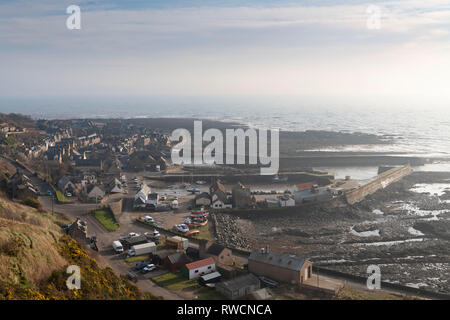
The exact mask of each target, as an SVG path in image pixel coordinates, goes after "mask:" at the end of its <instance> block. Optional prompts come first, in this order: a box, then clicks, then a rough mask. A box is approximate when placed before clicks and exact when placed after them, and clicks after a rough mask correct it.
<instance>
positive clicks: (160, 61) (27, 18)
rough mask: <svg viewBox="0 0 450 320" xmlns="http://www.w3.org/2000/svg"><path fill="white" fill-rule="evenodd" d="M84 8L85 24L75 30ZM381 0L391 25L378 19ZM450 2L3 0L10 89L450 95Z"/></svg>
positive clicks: (0, 46)
mask: <svg viewBox="0 0 450 320" xmlns="http://www.w3.org/2000/svg"><path fill="white" fill-rule="evenodd" d="M71 4H77V5H79V6H80V7H81V11H82V12H81V27H82V29H81V30H68V29H67V28H66V19H67V17H68V14H66V8H67V6H69V5H71ZM369 5H377V6H379V7H380V8H381V12H382V17H381V29H379V30H371V29H369V28H367V19H368V18H369V16H370V14H369V13H367V12H366V10H367V8H368V7H369ZM449 27H450V3H449V1H448V0H426V1H423V0H421V1H416V0H403V1H402V0H396V1H375V0H372V1H358V0H346V1H331V0H328V1H324V0H314V1H312V0H311V1H286V0H281V1H280V0H278V1H268V0H265V1H263V0H250V1H245V0H241V1H234V0H232V1H225V0H224V1H214V0H198V1H196V0H191V1H182V0H163V1H138V0H126V1H125V0H124V1H118V0H115V1H106V0H104V1H75V0H72V1H65V0H54V1H50V0H41V1H40V0H32V1H24V0H14V1H12V0H11V1H9V0H6V1H2V0H0V96H17V95H21V96H52V95H59V96H60V95H96V94H101V95H109V94H112V95H115V94H124V95H147V94H148V95H151V94H169V95H172V94H174V95H177V94H179V95H184V94H188V95H191V94H192V95H202V94H207V95H215V94H299V95H301V94H310V95H347V96H357V95H366V94H367V95H397V94H398V95H402V96H416V95H421V96H424V97H430V98H434V99H441V100H445V101H450V90H449V89H448V86H449V83H450V37H449V31H450V29H449Z"/></svg>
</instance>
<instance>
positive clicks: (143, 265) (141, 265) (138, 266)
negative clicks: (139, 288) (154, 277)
mask: <svg viewBox="0 0 450 320" xmlns="http://www.w3.org/2000/svg"><path fill="white" fill-rule="evenodd" d="M146 266H148V262H145V261H142V262H141V263H138V264H136V267H135V268H134V269H135V270H137V271H139V270H142V269H144V268H145V267H146Z"/></svg>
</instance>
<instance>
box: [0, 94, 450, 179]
mask: <svg viewBox="0 0 450 320" xmlns="http://www.w3.org/2000/svg"><path fill="white" fill-rule="evenodd" d="M0 112H4V113H9V112H18V113H23V114H27V115H30V116H32V117H33V118H36V119H68V118H139V117H173V118H178V117H182V118H196V119H198V118H201V119H211V120H219V121H227V122H235V123H240V124H243V125H246V126H250V127H255V128H267V129H269V128H278V129H280V130H284V131H305V130H328V131H340V132H349V133H354V132H362V133H370V134H376V135H379V136H382V137H384V138H385V139H392V141H393V142H394V143H391V144H382V145H355V146H353V145H350V146H334V147H332V148H322V149H315V150H322V151H329V152H342V151H368V152H377V153H381V154H383V153H388V154H390V155H396V154H398V155H413V156H420V157H425V158H440V159H441V161H438V162H435V163H432V164H429V165H427V166H426V167H423V168H419V169H420V170H426V171H442V170H444V171H449V170H450V108H449V107H447V105H446V104H445V103H441V104H431V103H428V102H427V101H426V100H423V99H422V100H421V99H416V98H411V99H407V98H406V99H396V98H393V99H389V98H387V97H385V98H384V99H380V98H379V97H372V98H370V97H364V98H361V99H359V98H348V97H342V96H341V97H329V96H327V97H324V96H281V95H264V96H261V95H259V96H251V95H240V96H229V95H226V96H217V95H215V96H178V95H164V96H163V95H159V96H122V95H116V96H90V97H78V96H65V97H44V98H43V97H34V98H32V97H30V98H23V97H19V98H18V97H13V98H5V97H2V98H0ZM323 169H329V170H333V171H334V172H336V171H338V172H339V173H338V174H337V176H341V175H342V176H345V175H348V174H351V175H352V176H355V177H360V178H361V179H362V180H365V179H368V178H369V177H372V176H373V175H374V174H376V168H367V167H363V168H349V170H351V172H348V170H346V169H345V168H323Z"/></svg>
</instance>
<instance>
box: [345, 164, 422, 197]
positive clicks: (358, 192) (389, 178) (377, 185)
mask: <svg viewBox="0 0 450 320" xmlns="http://www.w3.org/2000/svg"><path fill="white" fill-rule="evenodd" d="M412 171H413V170H412V169H411V166H410V165H409V164H407V165H404V166H402V167H398V168H392V169H390V170H387V171H385V172H383V173H380V174H379V175H378V176H377V177H376V178H375V179H374V180H372V181H370V182H368V183H366V184H365V185H363V186H361V187H359V188H357V189H354V190H351V191H348V192H346V193H345V199H346V200H347V203H349V204H354V203H357V202H359V201H361V200H363V199H364V198H365V197H366V196H368V195H369V194H372V193H374V192H376V191H377V190H379V189H384V188H386V187H387V186H388V185H390V184H391V183H394V182H396V181H398V180H400V179H402V178H403V177H404V176H407V175H409V174H410V173H412Z"/></svg>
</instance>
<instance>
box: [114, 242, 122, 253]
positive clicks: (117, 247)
mask: <svg viewBox="0 0 450 320" xmlns="http://www.w3.org/2000/svg"><path fill="white" fill-rule="evenodd" d="M112 247H113V249H114V251H115V252H116V253H122V252H123V246H122V244H121V243H120V241H117V240H116V241H114V242H113V243H112Z"/></svg>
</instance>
